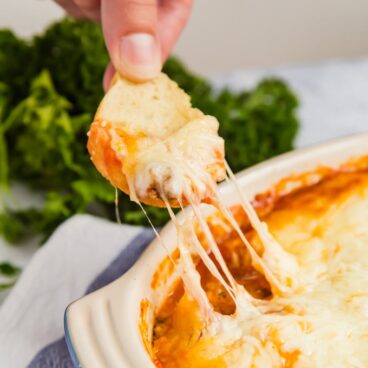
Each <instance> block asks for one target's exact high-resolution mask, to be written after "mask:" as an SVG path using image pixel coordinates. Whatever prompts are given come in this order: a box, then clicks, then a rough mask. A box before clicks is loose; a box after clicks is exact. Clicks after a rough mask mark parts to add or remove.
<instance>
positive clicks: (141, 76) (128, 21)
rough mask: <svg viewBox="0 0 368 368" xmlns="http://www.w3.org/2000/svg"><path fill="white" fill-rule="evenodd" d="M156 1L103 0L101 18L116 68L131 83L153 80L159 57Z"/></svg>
mask: <svg viewBox="0 0 368 368" xmlns="http://www.w3.org/2000/svg"><path fill="white" fill-rule="evenodd" d="M157 18H158V14H157V0H139V1H137V0H102V1H101V19H102V27H103V31H104V36H105V40H106V45H107V48H108V50H109V54H110V58H111V61H112V63H113V65H114V67H115V69H116V70H117V71H118V72H119V73H121V74H122V75H124V76H125V77H127V78H128V79H131V80H134V81H145V80H148V79H151V78H153V77H155V76H156V75H157V74H158V73H159V72H160V70H161V67H162V57H161V51H160V50H161V47H160V42H159V38H158V35H157Z"/></svg>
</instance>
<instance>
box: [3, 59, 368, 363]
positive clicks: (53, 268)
mask: <svg viewBox="0 0 368 368" xmlns="http://www.w3.org/2000/svg"><path fill="white" fill-rule="evenodd" d="M265 75H275V76H280V77H282V78H284V79H285V80H286V81H287V82H288V83H289V84H290V85H291V87H292V88H293V89H294V90H295V91H296V93H297V95H298V97H299V99H300V102H301V107H300V110H299V116H300V120H301V122H302V128H301V131H300V134H299V137H298V141H297V142H298V146H305V145H309V144H312V143H316V142H320V141H323V140H327V139H330V138H335V137H338V136H342V135H347V134H352V133H355V132H361V131H366V130H368V93H367V92H368V61H367V60H363V61H355V62H333V63H325V64H323V65H313V66H295V67H291V68H282V69H275V70H264V71H248V72H246V71H239V72H234V73H231V74H227V75H221V76H215V77H213V78H212V79H213V81H214V82H215V83H216V85H217V86H218V87H220V86H223V85H228V86H230V87H232V88H235V89H243V88H248V87H251V86H252V85H254V84H255V83H256V81H258V80H259V79H260V78H261V77H263V76H265ZM139 231H140V228H135V227H131V226H121V225H116V224H113V223H110V222H107V221H104V220H100V219H96V218H93V217H91V216H76V217H74V218H72V219H70V220H69V221H67V222H66V223H64V224H63V225H62V226H61V227H60V228H59V229H58V230H57V231H56V232H55V234H54V235H53V236H52V238H51V239H50V240H49V241H48V242H47V244H45V245H44V246H43V247H42V248H41V249H39V250H38V251H37V253H36V255H35V256H34V257H33V259H32V261H31V262H30V263H29V265H28V267H27V268H26V269H25V270H24V272H23V274H22V276H21V278H20V280H19V281H18V283H17V285H16V286H15V287H14V289H13V290H12V291H11V293H10V295H9V296H8V297H7V299H6V300H5V302H4V304H3V305H2V306H1V307H0V367H4V368H18V367H24V366H25V365H26V364H28V363H29V360H30V359H32V357H33V356H34V355H35V354H36V353H37V352H38V351H39V350H40V349H41V348H42V347H44V346H45V345H47V344H48V343H50V342H52V341H53V340H55V339H57V338H59V337H60V336H61V335H62V334H63V326H62V324H61V323H60V321H61V319H62V316H63V313H64V310H65V307H66V306H67V305H68V304H69V303H70V302H71V301H73V300H74V299H76V298H78V297H79V296H80V295H82V294H83V293H84V291H85V289H86V288H87V286H88V284H89V283H90V282H91V280H92V279H93V278H94V277H95V276H96V275H97V274H98V273H99V272H101V271H102V270H103V269H104V268H105V267H106V266H107V265H108V264H109V262H111V261H112V260H113V259H114V258H115V257H116V256H117V254H118V253H119V252H120V251H121V249H122V247H124V244H127V243H128V242H129V240H131V239H132V238H133V237H135V236H136V235H137V234H138V232H139ZM0 252H1V250H0ZM12 260H13V261H14V259H12ZM15 262H16V260H15Z"/></svg>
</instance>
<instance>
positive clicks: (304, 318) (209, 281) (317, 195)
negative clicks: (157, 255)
mask: <svg viewBox="0 0 368 368" xmlns="http://www.w3.org/2000/svg"><path fill="white" fill-rule="evenodd" d="M367 162H368V160H367V159H364V160H360V161H359V163H358V164H357V163H355V164H354V165H345V166H344V167H342V168H340V169H339V170H332V169H321V170H319V171H318V172H314V173H313V174H305V175H303V176H301V177H298V178H293V179H290V178H289V179H288V180H285V181H284V182H281V183H279V184H278V185H277V186H276V187H275V188H274V189H273V190H271V191H270V192H268V193H265V194H263V195H259V196H257V197H256V198H255V200H254V201H253V206H254V207H255V208H256V211H257V213H258V215H259V217H260V218H261V222H259V223H258V225H261V226H262V227H263V229H264V233H263V235H264V236H266V237H267V236H269V238H267V239H266V241H263V240H265V239H263V240H262V230H261V229H259V230H260V231H256V230H255V226H254V223H252V220H251V218H250V216H249V213H248V216H247V215H246V214H245V211H244V206H240V205H239V206H234V207H233V208H232V209H231V213H232V216H229V217H224V210H223V209H222V210H220V209H219V211H218V212H216V213H215V214H213V215H211V216H210V217H209V218H208V219H207V222H208V228H206V227H204V226H198V225H197V227H196V230H195V232H196V239H198V240H199V243H200V244H201V245H202V247H203V248H202V249H203V250H205V251H204V253H205V254H201V253H200V252H199V251H198V250H196V251H194V245H193V244H195V242H191V241H189V240H188V239H189V238H190V237H191V236H192V235H191V233H190V231H189V230H188V232H187V233H186V232H185V229H181V231H180V233H181V234H183V236H182V245H181V247H180V246H179V248H178V250H177V251H176V252H174V253H173V254H172V258H173V259H174V261H175V263H176V266H177V269H178V271H179V273H180V275H181V278H179V280H178V281H176V282H174V283H173V284H172V285H171V289H170V291H169V292H168V293H167V295H166V297H165V299H164V302H163V303H161V305H160V307H159V308H158V309H157V310H156V311H155V317H154V325H153V331H152V338H150V340H149V350H150V354H151V356H152V359H153V361H154V363H155V365H156V366H157V367H165V368H181V367H192V368H199V367H201V368H204V367H206V368H207V367H212V368H220V367H239V368H240V367H242V368H248V367H249V368H277V367H285V368H286V367H288V368H292V367H293V368H307V367H308V368H326V367H332V368H337V367H341V368H348V367H351V368H352V367H356V368H358V367H359V368H366V367H368V169H367V167H368V165H367ZM291 182H293V189H290V183H291ZM231 218H235V219H236V223H237V224H239V226H240V229H241V231H240V232H239V231H236V229H235V228H234V226H230V223H229V221H230V220H231ZM229 219H230V220H229ZM192 220H193V219H192ZM250 222H251V223H252V226H250ZM192 223H194V221H192ZM266 224H267V225H266ZM256 225H257V224H256ZM206 229H207V230H209V231H210V234H209V233H208V231H207V230H206ZM240 229H239V230H240ZM206 231H207V232H206ZM265 234H266V235H265ZM267 234H268V235H267ZM241 235H242V236H245V238H246V239H244V238H242V237H241ZM179 240H180V239H179ZM212 240H214V241H215V243H216V245H217V247H218V248H217V249H219V251H220V255H217V256H216V254H214V248H213V247H211V242H212ZM246 241H248V242H249V244H250V245H251V248H249V247H246V246H245V245H244V244H245V242H246ZM186 242H187V243H186ZM266 243H267V246H266V245H265V244H266ZM183 244H184V245H185V244H187V246H186V247H185V246H183ZM250 249H253V250H254V252H255V254H253V255H252V254H251V250H250ZM206 255H207V257H206ZM257 257H258V258H257ZM222 260H223V261H224V263H223V262H222ZM165 262H166V263H169V260H168V259H167V260H164V262H163V264H161V266H160V268H159V270H158V271H157V275H156V276H157V277H160V275H159V274H160V272H161V271H162V269H163V268H165V267H164V266H165ZM166 266H167V265H166ZM267 270H268V271H269V272H267Z"/></svg>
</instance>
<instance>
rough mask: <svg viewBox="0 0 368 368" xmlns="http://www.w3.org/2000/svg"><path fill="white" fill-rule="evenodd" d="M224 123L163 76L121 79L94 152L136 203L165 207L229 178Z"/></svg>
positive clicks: (95, 132) (92, 142) (94, 131)
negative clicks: (142, 80)
mask: <svg viewBox="0 0 368 368" xmlns="http://www.w3.org/2000/svg"><path fill="white" fill-rule="evenodd" d="M218 126H219V124H218V121H217V120H216V119H215V118H214V117H211V116H207V115H204V114H203V113H202V112H201V111H200V110H198V109H195V108H193V107H192V106H191V103H190V97H189V96H188V95H187V94H186V93H185V92H184V91H183V90H181V89H180V88H179V87H178V85H177V84H176V83H175V82H173V81H172V80H170V79H169V78H168V77H167V76H166V75H165V74H163V73H161V74H160V75H159V76H158V77H156V78H155V79H153V80H151V81H149V82H145V83H133V82H130V81H128V80H126V79H123V78H122V77H120V76H118V75H116V76H115V77H114V79H113V82H112V85H111V88H110V90H109V91H108V92H107V94H106V95H105V97H104V98H103V100H102V102H101V104H100V106H99V108H98V110H97V113H96V116H95V119H94V122H93V123H92V125H91V128H90V131H89V140H88V151H89V153H90V155H91V159H92V161H93V163H94V164H95V166H96V167H97V169H98V170H99V171H100V172H101V174H102V175H103V176H104V177H105V178H107V179H108V180H109V181H110V182H111V183H112V184H113V185H114V186H116V187H118V188H119V189H121V190H122V191H123V192H125V193H127V194H129V195H130V196H131V199H132V200H135V201H140V202H143V203H146V204H150V205H155V206H164V202H163V198H166V199H167V200H168V201H169V202H170V204H171V206H173V207H178V206H179V205H180V204H182V205H185V204H187V203H188V200H189V197H190V196H195V197H196V198H197V199H199V200H200V201H205V200H207V199H208V198H207V197H208V196H209V191H210V186H211V185H209V184H210V183H209V181H212V182H213V181H215V182H217V181H220V180H223V178H224V177H225V169H224V142H223V139H222V138H221V137H219V136H218Z"/></svg>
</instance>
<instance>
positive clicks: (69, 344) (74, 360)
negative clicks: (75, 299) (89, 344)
mask: <svg viewBox="0 0 368 368" xmlns="http://www.w3.org/2000/svg"><path fill="white" fill-rule="evenodd" d="M68 309H69V306H68V307H67V308H66V309H65V312H64V333H65V342H66V346H67V347H68V350H69V354H70V358H71V359H72V363H73V365H74V367H76V368H80V367H81V365H80V362H79V359H78V357H77V353H76V351H75V350H74V347H73V344H72V340H71V337H70V333H69V328H68V317H67V314H68Z"/></svg>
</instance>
